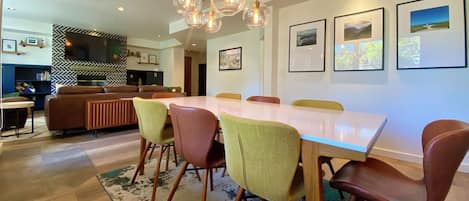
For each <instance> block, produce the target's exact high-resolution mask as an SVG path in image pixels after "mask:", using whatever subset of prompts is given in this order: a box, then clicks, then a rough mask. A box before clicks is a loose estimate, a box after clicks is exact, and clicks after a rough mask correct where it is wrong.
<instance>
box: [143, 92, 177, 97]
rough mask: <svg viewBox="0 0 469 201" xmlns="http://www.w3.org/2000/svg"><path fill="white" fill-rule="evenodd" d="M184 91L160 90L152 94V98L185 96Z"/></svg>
mask: <svg viewBox="0 0 469 201" xmlns="http://www.w3.org/2000/svg"><path fill="white" fill-rule="evenodd" d="M184 96H185V95H184V94H183V93H178V92H158V93H154V94H153V95H151V98H177V97H184Z"/></svg>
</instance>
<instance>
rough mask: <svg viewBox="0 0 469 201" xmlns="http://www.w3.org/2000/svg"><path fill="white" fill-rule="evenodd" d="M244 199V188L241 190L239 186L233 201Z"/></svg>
mask: <svg viewBox="0 0 469 201" xmlns="http://www.w3.org/2000/svg"><path fill="white" fill-rule="evenodd" d="M243 197H244V188H241V186H240V187H239V189H238V192H237V193H236V198H235V201H241V199H243Z"/></svg>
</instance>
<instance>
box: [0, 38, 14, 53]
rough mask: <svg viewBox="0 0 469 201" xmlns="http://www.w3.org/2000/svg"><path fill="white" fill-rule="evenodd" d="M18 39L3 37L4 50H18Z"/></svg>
mask: <svg viewBox="0 0 469 201" xmlns="http://www.w3.org/2000/svg"><path fill="white" fill-rule="evenodd" d="M16 45H17V44H16V40H12V39H3V40H2V51H3V52H17V46H16Z"/></svg>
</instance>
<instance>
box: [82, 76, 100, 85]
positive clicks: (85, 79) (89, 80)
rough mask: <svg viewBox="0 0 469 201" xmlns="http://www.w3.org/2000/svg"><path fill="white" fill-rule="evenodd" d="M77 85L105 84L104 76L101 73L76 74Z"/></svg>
mask: <svg viewBox="0 0 469 201" xmlns="http://www.w3.org/2000/svg"><path fill="white" fill-rule="evenodd" d="M77 84H78V86H105V85H106V76H102V75H77Z"/></svg>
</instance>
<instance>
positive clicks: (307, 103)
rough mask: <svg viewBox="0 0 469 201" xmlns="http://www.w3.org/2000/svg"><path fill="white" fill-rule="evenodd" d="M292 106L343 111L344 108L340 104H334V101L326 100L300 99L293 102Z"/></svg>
mask: <svg viewBox="0 0 469 201" xmlns="http://www.w3.org/2000/svg"><path fill="white" fill-rule="evenodd" d="M292 105H294V106H301V107H312V108H319V109H328V110H338V111H344V106H342V104H340V103H338V102H335V101H328V100H312V99H301V100H296V101H294V102H293V103H292Z"/></svg>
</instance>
